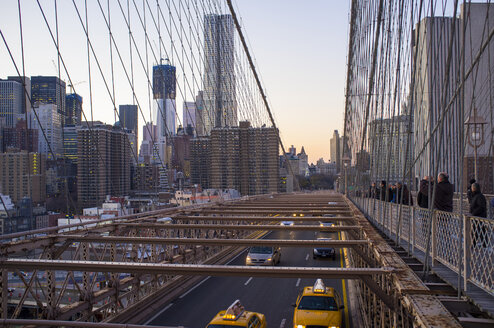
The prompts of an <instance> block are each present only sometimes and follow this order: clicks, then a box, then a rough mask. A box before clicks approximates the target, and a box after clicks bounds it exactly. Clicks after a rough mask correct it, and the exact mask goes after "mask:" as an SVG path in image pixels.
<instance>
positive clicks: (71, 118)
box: [64, 93, 82, 125]
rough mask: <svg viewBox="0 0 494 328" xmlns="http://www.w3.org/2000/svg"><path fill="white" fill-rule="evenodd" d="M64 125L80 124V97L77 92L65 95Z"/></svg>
mask: <svg viewBox="0 0 494 328" xmlns="http://www.w3.org/2000/svg"><path fill="white" fill-rule="evenodd" d="M65 106H66V107H65V115H64V120H65V121H64V122H65V124H64V125H80V124H81V118H82V97H81V96H79V95H78V94H77V93H70V94H68V95H67V96H65Z"/></svg>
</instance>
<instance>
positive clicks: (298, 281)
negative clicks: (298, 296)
mask: <svg viewBox="0 0 494 328" xmlns="http://www.w3.org/2000/svg"><path fill="white" fill-rule="evenodd" d="M300 280H302V279H300V278H298V279H297V283H296V284H295V287H298V286H299V285H300Z"/></svg>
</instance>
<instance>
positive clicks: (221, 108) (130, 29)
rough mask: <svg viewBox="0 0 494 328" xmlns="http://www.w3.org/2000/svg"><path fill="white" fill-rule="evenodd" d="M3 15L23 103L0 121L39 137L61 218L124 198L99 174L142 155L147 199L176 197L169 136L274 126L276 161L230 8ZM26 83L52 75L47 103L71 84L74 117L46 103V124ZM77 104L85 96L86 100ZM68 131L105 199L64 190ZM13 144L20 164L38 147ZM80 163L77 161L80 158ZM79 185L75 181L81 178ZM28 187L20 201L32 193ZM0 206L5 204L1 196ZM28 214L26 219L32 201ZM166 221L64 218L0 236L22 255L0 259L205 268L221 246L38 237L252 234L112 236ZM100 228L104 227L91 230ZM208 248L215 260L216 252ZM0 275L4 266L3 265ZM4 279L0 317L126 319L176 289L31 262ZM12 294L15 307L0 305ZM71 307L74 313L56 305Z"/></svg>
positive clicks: (28, 7) (7, 53) (189, 5)
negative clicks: (153, 170) (61, 225)
mask: <svg viewBox="0 0 494 328" xmlns="http://www.w3.org/2000/svg"><path fill="white" fill-rule="evenodd" d="M2 16H3V17H9V20H7V19H5V20H3V19H2V22H3V23H1V24H0V34H1V38H2V43H1V44H2V46H1V49H2V50H1V52H0V56H1V58H2V62H3V63H4V64H5V65H4V66H2V68H3V69H4V72H3V73H2V74H3V75H8V76H10V77H9V79H12V80H15V81H20V82H21V84H22V89H21V96H22V97H25V99H26V100H25V101H26V105H25V107H24V112H23V114H22V117H21V116H19V117H14V118H8V119H12V120H20V119H21V118H22V119H23V120H24V122H25V123H24V124H25V125H24V129H26V130H27V131H29V130H31V129H38V130H39V131H40V133H39V140H38V141H39V144H42V145H43V147H44V148H43V151H44V152H45V154H46V157H47V159H48V160H50V161H51V163H52V164H51V165H55V168H56V169H57V170H59V171H60V172H62V174H61V176H62V178H60V179H59V180H60V181H58V188H59V189H58V193H59V194H61V195H63V196H62V197H63V199H64V205H63V206H62V207H63V208H61V210H63V211H65V212H66V213H68V214H69V215H72V214H75V213H79V212H80V211H81V210H82V208H84V207H87V206H89V205H93V204H100V203H101V202H102V201H104V197H106V194H111V195H115V196H124V195H126V193H127V192H128V190H129V188H130V184H131V181H128V179H127V180H126V179H122V178H121V177H115V176H112V177H108V176H107V175H105V172H106V173H107V169H108V168H109V167H112V168H113V167H118V169H119V170H120V171H119V172H120V173H121V175H130V170H131V167H132V166H136V165H137V166H139V165H138V163H142V157H143V156H144V157H146V158H145V159H144V161H145V163H146V165H147V164H154V165H157V166H159V172H158V173H157V174H154V182H153V185H152V187H153V188H154V190H155V194H156V196H157V195H158V193H160V192H164V191H172V190H176V189H179V188H180V178H177V177H180V174H186V173H185V171H186V168H185V167H184V163H183V162H180V161H179V160H177V159H176V157H175V154H177V153H179V152H180V151H182V149H180V146H178V145H180V143H179V142H176V141H177V139H180V138H191V139H201V138H204V137H207V136H209V135H210V134H211V131H212V130H214V129H215V128H229V127H236V126H239V124H240V122H245V121H247V122H248V123H249V126H251V127H254V128H266V129H270V128H274V130H275V135H276V137H277V139H278V140H277V142H276V144H277V145H281V147H282V149H283V153H284V154H285V156H286V152H285V151H284V147H283V145H282V141H281V138H280V134H279V130H278V129H277V128H276V124H275V121H274V117H273V113H272V112H271V110H270V108H269V105H268V100H267V97H266V94H265V91H264V89H263V88H262V86H261V82H260V78H259V76H258V74H257V72H256V70H255V64H254V60H253V59H252V56H251V55H250V53H249V52H248V51H249V50H248V48H247V44H246V42H245V40H244V35H243V33H245V32H243V33H240V31H241V30H240V23H239V20H237V17H236V14H235V12H234V11H233V6H232V4H231V2H230V1H222V0H208V1H196V0H165V1H151V0H142V1H137V0H117V1H108V0H107V1H104V0H96V1H85V0H84V1H83V0H73V1H57V0H54V1H33V2H29V3H27V2H21V1H17V3H15V2H14V3H10V4H9V5H8V6H5V8H3V9H2ZM233 17H235V21H234V19H233ZM52 66H53V67H52ZM52 68H53V69H54V71H52ZM28 76H33V77H35V76H38V77H43V76H50V77H51V76H53V77H55V78H56V79H57V82H56V84H57V91H56V94H55V95H54V97H56V98H60V99H61V98H63V97H65V93H66V87H69V88H70V95H72V96H74V97H76V98H77V97H78V98H80V99H81V100H80V102H81V104H80V109H79V110H80V114H79V115H80V116H79V119H78V121H76V122H72V121H69V120H68V119H66V117H65V116H64V115H68V114H67V112H65V109H64V108H56V110H54V111H52V112H51V113H50V114H51V115H52V116H51V120H46V119H45V118H44V116H46V113H45V112H46V109H45V108H44V105H45V103H44V102H43V100H39V99H35V98H36V97H35V96H34V95H33V94H32V90H31V85H30V83H28V82H27V79H26V78H24V77H28ZM82 99H85V100H86V101H85V104H84V106H83V105H82ZM45 100H46V99H45ZM64 101H65V100H64ZM124 104H125V105H127V106H132V107H133V108H135V109H136V115H137V117H135V120H136V121H140V122H143V124H142V125H143V126H144V128H143V131H139V132H138V131H136V130H140V129H139V128H138V123H137V124H136V125H135V127H136V128H134V127H129V126H128V125H127V123H126V122H127V120H129V118H128V117H126V114H125V115H122V114H123V113H122V111H121V110H120V108H119V107H120V105H124ZM56 120H58V121H60V127H59V129H60V131H59V132H60V134H61V140H60V139H56V138H54V136H53V135H54V131H53V125H52V123H53V122H54V121H56ZM108 122H111V123H110V124H108ZM74 125H78V126H79V125H80V126H79V127H77V129H78V130H79V129H80V130H81V131H83V133H80V131H76V132H77V134H76V137H75V138H76V139H77V138H79V140H85V141H88V142H87V149H85V150H84V151H86V153H85V154H86V155H87V158H89V157H91V160H90V161H89V160H88V161H87V162H85V166H84V167H83V170H86V171H84V172H83V173H82V174H80V176H85V177H86V178H87V181H85V182H84V185H85V186H86V187H88V188H92V187H94V186H100V184H101V183H103V184H105V186H106V187H105V188H106V189H105V191H104V192H103V193H101V192H100V191H99V190H95V192H94V194H91V195H90V196H91V197H89V198H88V199H87V200H82V201H81V199H77V198H76V197H75V193H74V192H72V191H71V189H72V188H77V187H76V186H75V184H74V181H72V180H70V178H69V175H70V174H69V172H70V170H71V169H72V168H73V166H72V163H71V162H70V161H69V160H68V159H70V157H69V156H68V154H67V149H65V140H66V139H67V138H70V136H68V134H69V133H71V132H70V128H74ZM180 127H181V128H180ZM72 133H73V131H72ZM110 135H111V137H109V136H110ZM145 136H146V137H145ZM72 137H73V136H72ZM25 138H26V141H25V143H26V145H28V146H27V148H26V149H25V150H26V152H25V156H26V159H27V160H28V161H30V160H32V155H31V153H33V152H36V150H35V149H38V148H39V147H36V148H35V146H34V141H33V139H31V138H30V136H29V133H25ZM141 138H142V139H144V138H147V141H148V143H147V147H148V150H147V153H145V155H142V154H141V152H142V149H141V151H139V149H138V147H137V140H139V139H141ZM102 140H105V141H102ZM125 155H129V156H125ZM23 156H24V155H23ZM79 160H80V162H79V164H81V162H83V161H84V158H80V159H79ZM287 162H288V161H287ZM81 166H82V165H81ZM288 169H291V167H288ZM27 174H28V176H29V177H28V179H29V181H31V179H32V177H31V174H34V173H32V172H31V171H29V170H28V173H27ZM79 184H80V185H82V184H83V183H82V181H79ZM86 191H87V190H86ZM28 192H29V196H30V197H31V198H32V197H33V190H32V188H30V189H29V190H28ZM0 199H1V201H2V205H3V207H4V208H5V209H7V208H8V205H7V204H5V202H4V198H3V197H0ZM30 211H31V213H30V214H31V215H33V207H31V209H30ZM153 213H154V214H153ZM167 213H168V212H167V211H155V212H152V211H151V212H147V213H146V214H142V215H133V216H124V217H119V218H116V219H111V220H105V219H103V220H96V221H92V222H87V221H84V222H83V221H82V220H81V221H79V222H77V221H75V222H76V223H72V224H69V225H67V226H66V229H67V230H63V229H50V228H49V229H42V230H35V231H30V232H26V233H10V234H7V235H4V236H2V238H3V245H10V244H15V243H21V244H24V245H27V249H29V251H28V253H29V254H27V253H25V251H23V250H20V249H18V248H17V249H15V250H14V251H13V252H12V253H9V252H8V251H7V252H6V253H4V255H6V257H7V258H27V259H29V258H31V259H35V258H36V259H43V260H47V261H51V260H61V259H64V258H65V259H67V258H68V259H70V260H74V261H93V260H94V261H104V260H106V261H118V262H123V263H141V262H145V261H150V260H151V259H152V261H155V262H157V263H159V262H172V261H173V260H174V261H180V260H177V259H182V261H183V262H185V263H198V262H199V261H204V260H205V259H208V260H210V261H213V263H216V261H217V260H218V259H217V258H219V257H220V256H219V255H225V254H229V253H230V252H231V251H230V249H229V248H228V247H226V246H221V245H215V246H211V247H206V250H204V251H202V252H201V251H199V250H197V249H196V248H194V247H191V246H190V245H180V246H177V245H161V246H158V245H153V246H150V245H146V246H144V244H137V243H129V244H125V245H124V244H119V243H107V242H99V241H98V242H85V241H72V240H69V239H66V238H65V239H64V240H60V241H55V243H54V244H51V245H49V244H46V242H47V241H49V240H52V241H53V235H57V234H63V233H65V234H67V233H69V232H76V233H78V234H79V236H83V237H84V236H89V235H92V234H96V235H98V236H107V235H112V236H113V235H114V236H122V235H123V236H125V235H128V236H144V237H150V236H156V235H160V236H161V237H164V238H166V237H172V236H175V237H178V238H184V237H186V236H188V237H191V238H192V237H200V236H202V237H208V238H212V237H213V235H214V236H222V235H223V237H225V236H226V235H229V236H230V237H232V236H235V237H238V236H242V237H245V236H250V237H252V238H254V237H259V236H261V235H262V234H263V232H256V231H252V229H250V230H245V231H243V230H238V231H235V230H234V231H233V232H223V230H222V229H220V227H218V226H216V227H215V228H214V229H216V230H212V232H210V230H211V229H204V228H198V229H192V228H191V227H187V229H185V228H183V229H178V228H177V230H176V231H171V230H170V229H165V230H160V229H157V228H156V227H154V228H152V229H146V230H143V231H140V229H139V228H138V227H137V228H136V227H129V228H125V227H124V228H123V229H124V230H123V232H121V231H120V230H119V229H120V228H118V227H119V226H118V223H120V222H125V223H130V222H139V223H140V222H143V221H146V220H149V219H151V220H153V221H156V219H158V218H159V217H160V216H162V215H166V214H167ZM170 213H174V212H173V211H171V212H170ZM6 214H7V216H8V219H9V220H8V221H9V222H10V224H11V226H10V227H9V229H10V230H9V229H6V230H4V231H11V232H13V231H15V230H14V227H13V221H12V220H10V219H11V218H10V213H9V211H6ZM70 222H71V221H70V220H69V223H70ZM72 222H74V221H72ZM212 223H215V222H214V221H213V222H212ZM216 223H219V222H216ZM256 223H261V222H256ZM104 224H108V225H107V226H106V227H105V228H103V230H101V227H102V226H103V225H104ZM110 227H111V228H110ZM108 228H110V229H108ZM157 231H159V232H157ZM83 239H84V238H83ZM140 242H142V240H141V241H140ZM26 243H27V244H26ZM129 245H130V246H129ZM202 249H204V248H202ZM235 249H237V248H235ZM192 250H194V253H193V256H192V259H191V252H192ZM218 251H222V252H220V253H219V255H218ZM214 255H216V257H214ZM185 259H186V260H185ZM189 261H190V262H189ZM2 268H3V269H5V268H6V267H5V266H4V265H2ZM95 271H96V270H95ZM2 275H3V276H2V279H1V281H2V285H3V287H5V288H3V287H2V288H1V293H2V295H1V297H0V299H1V300H2V304H1V306H0V308H1V309H0V311H1V313H2V318H10V319H12V320H15V319H18V318H21V317H24V316H25V312H24V311H26V309H28V310H27V311H28V312H29V315H30V316H32V317H33V318H36V317H40V318H45V319H47V318H51V319H54V320H75V319H77V320H81V321H92V320H94V321H101V320H110V318H111V319H112V320H118V316H119V315H120V314H121V313H122V312H125V311H123V310H127V312H125V313H127V315H129V313H132V311H133V310H135V308H133V307H132V306H131V305H135V304H138V303H139V301H141V298H142V297H143V296H144V295H147V294H152V292H156V291H157V290H160V289H161V290H163V289H166V288H168V287H170V286H172V287H173V286H178V285H180V284H181V283H182V282H183V281H182V280H180V279H178V278H177V275H176V274H168V275H167V274H160V275H154V276H152V277H151V276H146V277H145V278H143V279H140V276H139V275H133V274H119V273H118V272H115V271H106V272H97V273H96V272H88V271H76V270H69V267H67V268H65V269H64V270H50V269H49V268H48V267H43V266H39V265H32V266H29V269H25V270H22V269H19V267H16V268H11V269H8V270H2ZM62 276H63V277H62ZM12 279H14V280H15V281H16V283H15V284H16V287H17V289H18V290H17V292H14V290H15V287H10V286H9V281H11V280H12ZM141 286H142V287H141ZM101 290H102V291H104V292H103V293H102V294H100V295H99V296H97V293H96V291H101ZM162 292H163V291H162ZM14 294H16V295H14ZM110 294H111V295H110ZM112 295H113V296H112ZM14 296H15V297H14ZM12 297H14V298H15V301H14V302H10V301H9V299H10V298H12ZM94 297H96V299H95V298H94ZM69 304H71V305H72V306H73V307H69V306H67V305H69ZM88 304H91V308H92V307H93V305H94V306H97V309H96V308H95V309H92V310H91V309H88V308H87V305H88ZM140 306H143V305H140ZM5 323H6V322H5ZM18 323H19V324H22V323H20V322H18ZM32 323H33V324H37V323H35V322H32Z"/></svg>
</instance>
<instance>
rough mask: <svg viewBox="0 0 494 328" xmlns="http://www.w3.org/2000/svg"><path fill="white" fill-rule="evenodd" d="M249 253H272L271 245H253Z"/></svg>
mask: <svg viewBox="0 0 494 328" xmlns="http://www.w3.org/2000/svg"><path fill="white" fill-rule="evenodd" d="M249 253H251V254H272V253H273V247H263V246H255V247H251V248H250V251H249Z"/></svg>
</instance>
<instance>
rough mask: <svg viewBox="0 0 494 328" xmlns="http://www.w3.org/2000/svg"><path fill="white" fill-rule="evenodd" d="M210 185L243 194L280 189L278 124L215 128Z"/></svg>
mask: <svg viewBox="0 0 494 328" xmlns="http://www.w3.org/2000/svg"><path fill="white" fill-rule="evenodd" d="M210 139H211V141H210V152H211V155H210V156H211V187H212V188H216V189H229V188H232V189H236V190H238V191H240V192H241V194H242V195H257V194H265V193H270V192H277V191H278V185H279V157H278V155H279V144H278V136H277V131H276V129H275V128H266V127H262V128H252V127H251V126H250V123H249V122H240V126H239V127H230V128H215V129H213V130H212V131H211V137H210Z"/></svg>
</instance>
